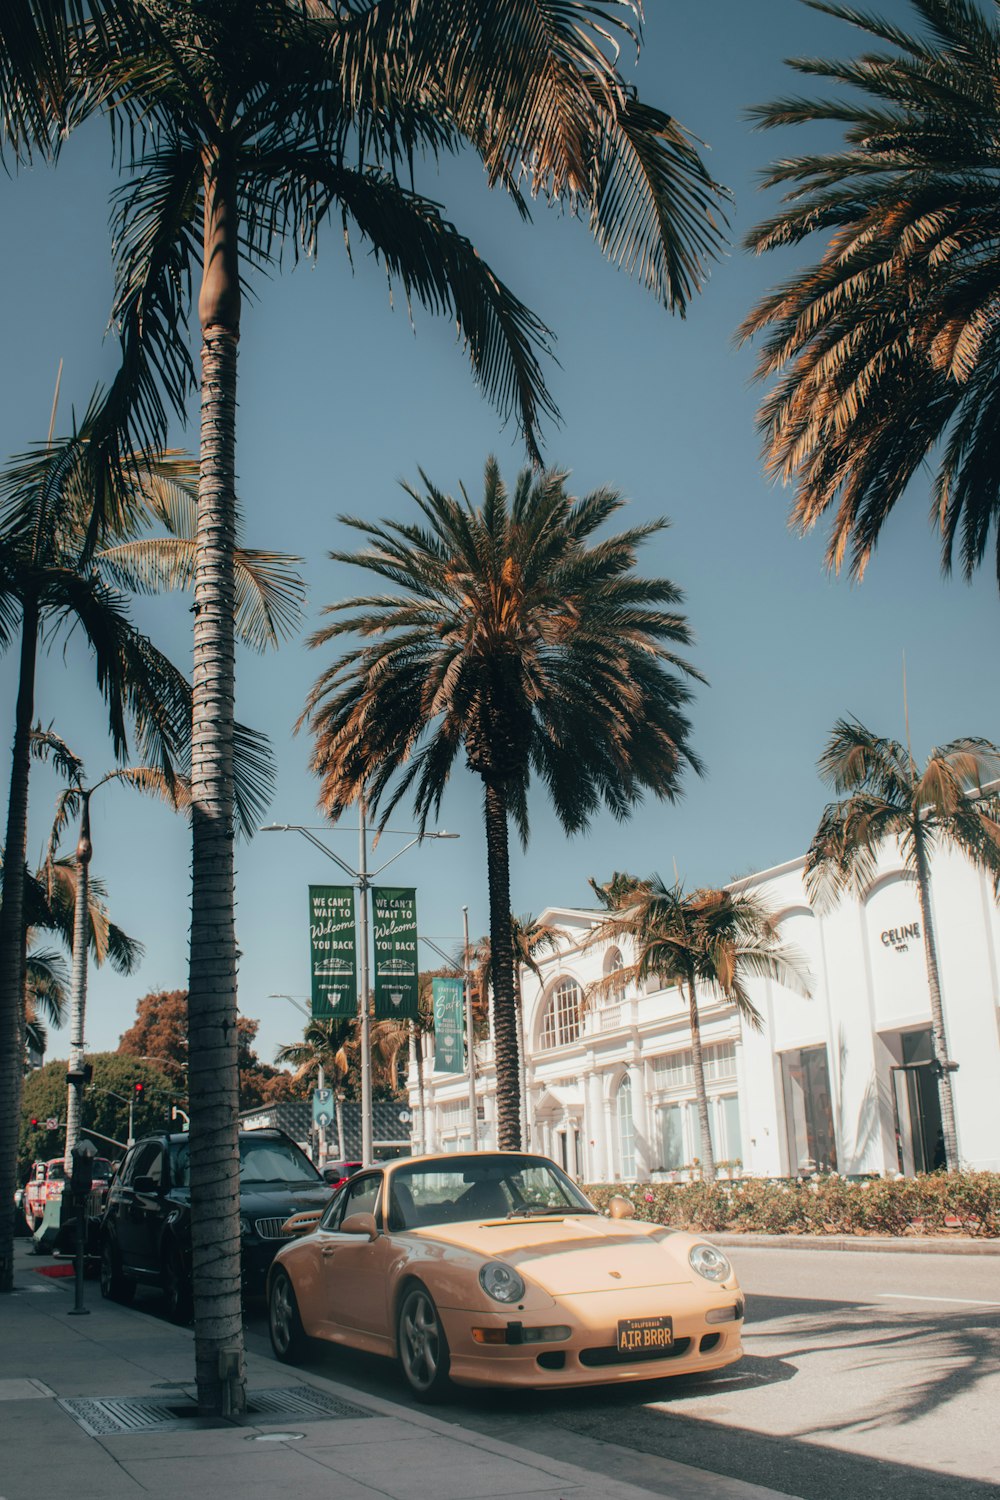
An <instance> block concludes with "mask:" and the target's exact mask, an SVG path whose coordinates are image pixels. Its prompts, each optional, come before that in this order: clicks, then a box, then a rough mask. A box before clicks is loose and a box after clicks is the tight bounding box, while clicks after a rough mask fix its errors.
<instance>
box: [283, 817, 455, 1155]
mask: <svg viewBox="0 0 1000 1500" xmlns="http://www.w3.org/2000/svg"><path fill="white" fill-rule="evenodd" d="M358 813H359V816H358V868H357V869H356V870H355V869H352V868H351V866H350V865H349V864H348V863H347V861H346V860H343V859H341V857H340V855H339V854H336V853H334V851H333V850H332V849H329V848H327V846H326V844H324V843H323V841H322V839H318V838H317V837H316V835H315V833H314V832H313V830H312V829H311V828H308V827H306V826H305V825H304V824H302V823H269V824H266V825H265V827H263V828H262V829H261V833H300V834H301V835H302V837H303V838H304V839H307V840H308V841H309V843H310V844H312V845H313V847H314V848H316V849H319V851H320V852H321V853H322V854H325V855H326V857H327V859H332V860H333V862H334V864H335V865H338V866H339V867H340V869H342V870H343V871H344V874H345V875H349V876H350V878H351V881H352V883H353V885H354V887H355V889H356V890H357V891H358V892H359V894H360V897H361V900H360V903H359V904H360V907H361V911H360V928H361V931H360V937H361V943H360V947H361V965H360V967H361V973H360V976H359V978H360V986H359V994H358V1022H359V1030H360V1033H361V1037H360V1040H361V1156H362V1160H363V1163H364V1165H365V1166H366V1167H367V1166H370V1165H371V1163H372V1159H373V1156H374V1151H373V1147H372V1059H371V1023H370V1017H369V1000H370V996H369V993H368V892H369V890H370V889H371V885H372V881H374V880H377V879H378V877H379V876H380V875H381V874H382V872H383V870H387V869H388V868H389V866H390V865H392V864H395V862H396V860H397V859H401V858H402V856H403V855H404V854H406V853H407V852H408V851H409V850H410V849H412V848H413V846H414V845H415V844H422V843H423V842H424V840H425V839H457V838H460V837H461V835H460V834H457V833H448V832H447V831H446V830H444V829H442V830H441V831H440V832H436V833H417V834H414V835H413V837H412V838H411V839H410V840H409V842H408V843H406V844H404V845H403V847H402V849H397V851H396V853H395V854H393V855H391V856H390V857H389V859H387V860H386V861H385V863H384V864H381V865H379V867H378V869H377V870H369V869H368V837H367V835H368V828H367V823H366V820H365V804H364V800H363V799H362V800H361V801H360V802H359V804H358ZM387 831H388V832H390V833H391V832H393V831H394V830H392V829H388V830H387Z"/></svg>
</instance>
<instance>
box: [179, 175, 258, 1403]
mask: <svg viewBox="0 0 1000 1500" xmlns="http://www.w3.org/2000/svg"><path fill="white" fill-rule="evenodd" d="M205 176H206V184H205V261H204V276H203V280H202V288H201V296H200V299H199V304H198V307H199V314H200V317H201V322H202V336H203V342H202V351H201V382H202V383H201V469H200V478H199V485H198V534H197V545H196V572H195V596H194V599H195V602H194V683H193V687H194V699H193V725H192V750H191V807H192V867H191V868H192V889H191V956H190V976H189V980H188V1057H189V1075H188V1076H189V1090H190V1092H189V1098H190V1115H191V1125H190V1141H191V1239H192V1254H193V1264H192V1273H193V1281H194V1314H195V1373H196V1378H197V1384H198V1406H199V1409H200V1410H201V1411H202V1412H203V1413H206V1414H207V1413H221V1414H222V1415H224V1416H235V1415H240V1414H242V1413H243V1412H245V1410H246V1369H245V1360H244V1345H243V1319H242V1306H241V1296H240V1214H239V1204H240V1186H239V1071H238V1049H237V1042H238V1038H237V1026H236V1022H237V997H236V930H235V922H234V901H235V874H234V861H233V808H234V801H233V719H234V702H235V653H234V626H233V551H234V547H235V514H236V354H237V345H238V341H239V278H238V259H237V257H238V248H237V232H238V226H237V219H236V212H235V207H234V205H235V202H236V195H235V179H234V177H233V175H232V174H231V173H230V172H227V170H226V166H225V163H222V164H221V165H220V164H219V163H218V162H208V163H206V172H205Z"/></svg>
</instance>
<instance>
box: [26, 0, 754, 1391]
mask: <svg viewBox="0 0 1000 1500" xmlns="http://www.w3.org/2000/svg"><path fill="white" fill-rule="evenodd" d="M19 3H21V4H23V0H19ZM57 3H58V0H35V4H36V5H37V6H38V7H39V9H40V11H41V14H42V15H43V16H45V17H48V16H49V15H50V14H51V12H52V9H53V7H54V6H55V5H56V4H57ZM82 5H83V0H78V5H77V8H82ZM86 8H87V9H88V10H89V12H90V13H91V15H92V16H93V17H94V24H93V25H92V26H91V27H90V28H88V29H85V30H83V31H81V32H79V33H78V34H77V39H78V41H79V46H78V48H77V50H76V52H75V53H74V55H73V61H74V63H75V65H76V69H77V77H78V79H79V81H80V87H79V88H78V90H77V92H76V93H75V94H74V95H72V96H71V98H70V101H69V104H68V105H64V104H63V101H62V100H61V99H60V100H59V101H58V107H57V109H56V115H57V118H58V119H59V121H60V122H64V121H65V120H66V119H67V118H68V119H69V120H70V121H72V120H75V119H76V118H82V117H83V116H85V115H86V114H87V113H88V112H90V111H92V110H95V109H104V110H106V111H107V112H108V113H109V114H110V115H111V116H112V118H113V120H114V122H115V127H116V128H115V130H114V136H113V138H114V140H115V141H116V143H117V144H118V145H119V146H121V147H122V148H123V152H124V154H125V155H126V156H127V154H128V151H129V148H130V147H133V148H134V150H133V153H132V155H131V158H130V159H128V160H126V162H125V165H126V167H127V169H128V170H129V172H130V178H129V181H128V182H127V183H126V185H125V186H124V188H123V189H122V190H121V193H120V196H119V200H118V208H119V211H118V215H117V219H116V243H117V246H118V251H119V265H118V270H119V275H118V294H117V299H116V306H115V310H114V318H115V322H116V325H117V327H118V329H119V331H120V333H121V337H122V341H123V363H122V367H121V371H120V374H119V376H118V377H117V378H116V380H115V382H114V384H113V387H112V390H111V392H110V395H109V400H108V403H107V405H106V408H105V412H104V424H103V427H102V429H101V435H100V440H99V443H98V452H99V453H101V454H105V455H108V456H109V458H110V464H109V468H108V472H109V473H110V475H111V477H112V480H113V479H114V477H115V475H116V472H117V470H116V466H115V463H114V459H115V458H116V457H117V456H119V455H120V454H124V453H125V452H127V450H128V447H129V446H130V444H132V443H138V445H140V446H151V445H153V444H155V443H156V442H157V441H162V439H163V436H164V433H165V430H166V408H167V406H168V405H170V404H172V405H173V406H174V407H175V409H177V410H178V411H182V410H183V407H184V404H185V400H186V398H187V396H188V395H189V394H190V393H191V391H192V390H193V388H194V385H195V383H196V372H195V367H194V363H193V361H192V359H191V356H190V353H189V351H188V347H187V343H186V332H187V328H186V325H187V320H188V315H189V313H190V311H191V307H190V294H191V288H192V286H194V285H197V286H198V320H199V323H200V328H201V333H202V348H201V358H200V369H199V371H198V384H199V385H200V401H201V433H202V448H201V460H202V464H201V486H200V500H199V533H198V535H199V564H198V571H197V580H198V581H197V584H196V590H195V626H194V684H195V710H194V753H193V758H192V793H193V800H192V808H193V816H192V827H193V855H192V878H193V893H192V933H191V972H190V978H189V986H188V989H189V1009H190V1014H191V1024H192V1029H193V1032H194V1033H196V1040H195V1041H194V1044H193V1045H192V1050H191V1057H192V1073H191V1105H192V1111H193V1120H195V1121H200V1120H202V1118H204V1128H202V1126H201V1125H200V1124H199V1125H194V1126H193V1128H192V1143H191V1184H192V1213H193V1221H194V1226H195V1227H194V1234H193V1243H194V1268H195V1289H196V1290H195V1299H196V1300H195V1322H196V1330H199V1331H198V1334H197V1339H196V1345H197V1352H196V1367H197V1378H198V1389H199V1404H200V1405H201V1406H202V1407H203V1408H204V1409H206V1410H209V1409H218V1408H219V1406H220V1403H222V1402H223V1401H224V1402H225V1403H226V1405H227V1409H228V1410H232V1411H240V1410H242V1409H243V1405H244V1394H245V1393H244V1391H243V1381H242V1376H241V1375H233V1376H232V1378H230V1379H229V1380H228V1386H227V1392H226V1393H225V1394H224V1392H223V1388H222V1385H221V1384H220V1382H219V1379H218V1376H217V1369H218V1364H219V1358H220V1355H221V1353H222V1351H223V1350H227V1349H228V1350H232V1349H234V1348H240V1347H241V1341H242V1324H241V1309H240V1302H239V1288H238V1284H237V1281H236V1279H235V1278H234V1281H233V1285H232V1286H231V1287H230V1288H229V1289H228V1291H223V1290H222V1279H221V1278H219V1277H218V1276H217V1275H216V1274H215V1273H214V1272H213V1276H212V1278H211V1282H212V1286H213V1287H219V1288H220V1290H219V1292H218V1293H216V1292H214V1291H212V1292H210V1291H209V1290H207V1289H206V1290H205V1291H204V1293H203V1294H202V1291H201V1286H202V1278H201V1276H200V1275H199V1267H200V1266H201V1265H202V1264H203V1263H204V1264H206V1265H207V1262H208V1261H209V1260H212V1261H213V1263H214V1262H216V1260H217V1256H218V1246H219V1243H220V1242H223V1243H225V1244H226V1245H228V1246H229V1247H231V1248H233V1250H234V1249H235V1246H236V1245H237V1243H238V1238H239V1221H238V1206H237V1194H236V1191H235V1184H236V1174H237V1170H238V1159H237V1110H238V1097H237V1069H236V1058H235V1050H234V1047H235V1042H234V1037H235V1026H234V1022H235V1017H236V939H235V928H234V917H233V904H234V870H233V860H232V847H231V837H230V829H231V825H232V796H233V794H232V783H231V758H232V732H233V731H232V723H233V705H234V692H235V682H234V665H233V639H232V612H231V607H230V606H231V594H232V546H233V513H234V506H235V471H236V469H235V411H236V396H237V373H236V353H237V346H238V341H239V334H240V315H241V296H242V287H243V283H244V280H245V276H246V273H247V272H248V271H249V270H251V269H257V268H264V269H268V268H270V267H271V266H272V265H273V264H275V263H276V261H277V260H278V259H279V257H280V254H281V250H282V248H283V247H284V246H288V248H289V251H290V253H291V254H292V255H293V256H296V257H297V256H298V255H299V254H302V253H304V254H307V255H311V254H312V253H314V252H315V249H316V246H317V241H318V235H319V231H320V229H321V227H325V225H326V223H327V221H328V220H329V221H332V222H333V223H334V224H337V225H342V226H343V228H344V229H345V230H346V228H347V226H348V224H349V223H353V225H354V226H355V227H356V231H357V236H358V238H359V239H360V240H361V241H362V242H367V244H368V245H370V247H371V249H372V251H373V252H374V253H375V254H376V255H377V256H378V257H379V258H380V259H381V260H382V262H383V264H384V265H385V268H386V271H387V273H388V275H389V276H390V277H391V278H392V279H393V280H395V281H396V282H397V283H398V284H399V285H401V286H402V288H403V290H404V292H405V294H406V296H407V298H408V299H409V298H416V299H419V300H420V301H421V302H422V303H423V304H424V305H425V306H427V307H428V308H430V309H431V310H433V311H436V312H444V313H446V314H448V315H449V316H452V317H454V319H455V321H456V323H457V326H458V328H459V332H460V337H461V340H462V343H463V345H464V347H465V349H466V352H467V353H468V355H469V358H470V361H471V364H472V368H473V372H474V375H475V378H476V379H477V381H478V382H479V383H480V384H481V386H482V387H483V389H484V390H485V392H486V393H487V394H488V395H489V396H490V398H491V399H492V400H494V401H495V402H496V404H497V405H498V406H499V407H500V408H501V409H502V410H503V411H505V412H513V413H515V414H516V416H517V419H518V420H519V422H520V424H521V426H522V428H523V431H524V435H525V439H526V441H527V444H528V447H529V450H530V452H531V454H532V456H533V457H534V458H536V459H537V458H538V457H539V449H538V426H539V419H540V417H541V416H542V415H544V414H546V413H549V414H554V413H555V407H554V405H553V403H552V400H551V398H550V396H549V394H548V391H547V390H546V387H545V382H544V380H543V378H542V374H541V369H540V366H539V362H538V361H539V354H540V353H541V352H542V351H543V350H545V349H546V347H547V339H548V330H547V329H546V328H545V326H544V324H542V323H541V322H540V320H539V319H538V318H536V317H535V316H534V314H533V313H531V312H530V311H529V309H527V308H526V307H525V306H524V305H523V304H522V303H521V302H520V301H519V300H518V299H517V298H516V297H515V296H514V295H513V294H512V293H511V292H510V291H509V290H508V289H507V288H506V287H505V286H504V285H503V283H502V282H501V281H500V280H499V279H498V278H497V277H496V276H495V275H494V274H493V272H492V271H491V270H490V268H489V267H488V265H487V264H486V263H485V261H484V260H483V259H482V258H481V257H480V256H479V255H478V253H477V252H476V250H475V248H474V246H473V245H472V244H471V243H470V241H469V240H468V239H466V238H465V237H464V236H463V235H461V234H460V233H459V232H458V231H457V230H456V229H455V228H454V226H453V225H452V224H450V223H449V222H448V221H447V220H446V219H445V218H444V217H443V215H442V214H441V212H440V210H439V208H438V206H437V205H436V204H435V203H433V202H432V201H430V200H429V199H427V198H424V197H422V196H420V195H419V194H418V193H417V192H416V191H415V190H414V189H413V188H412V187H411V186H409V185H408V184H409V181H410V179H411V178H412V175H413V171H414V167H415V164H416V162H417V161H418V159H420V158H421V157H425V156H429V157H431V158H437V157H439V156H441V155H442V154H444V153H447V152H454V151H457V150H459V149H460V148H471V149H472V150H473V151H475V152H476V154H477V155H478V156H479V157H480V159H481V160H482V162H483V165H484V168H485V170H486V173H487V178H488V181H489V184H490V185H491V186H492V187H499V188H500V189H502V190H503V191H505V192H506V193H508V194H509V195H510V196H511V197H512V198H513V200H514V203H515V205H516V207H517V209H518V211H519V212H520V213H521V214H522V216H527V215H528V213H529V201H528V193H526V192H525V188H524V184H526V185H527V189H528V191H529V192H530V196H531V197H541V198H542V199H543V200H545V201H548V202H550V203H554V204H558V205H560V206H565V207H566V208H568V209H570V210H571V211H572V212H574V213H575V214H577V215H579V216H581V217H585V218H586V219H587V221H588V223H589V227H590V229H591V232H592V233H593V235H594V237H595V238H596V240H597V242H598V244H599V245H600V246H601V248H602V250H603V251H604V252H605V254H606V255H608V257H609V258H610V259H611V260H613V261H615V262H616V263H618V264H619V265H623V266H625V267H626V268H628V269H629V270H630V271H635V272H637V274H638V275H639V276H640V277H641V279H642V280H643V282H644V283H645V285H646V286H647V287H648V288H649V289H650V290H651V291H652V292H653V293H654V295H656V296H657V298H658V299H659V300H660V301H661V302H662V303H663V304H664V305H665V306H666V307H667V308H669V309H671V310H678V311H683V310H684V309H685V307H686V305H687V303H688V302H689V300H690V299H691V297H692V296H693V294H694V293H695V291H697V290H698V289H699V287H700V285H701V282H702V280H703V278H704V275H705V272H706V267H707V264H708V262H709V261H710V260H711V259H712V258H713V257H714V256H715V255H716V254H717V253H718V250H719V247H720V244H721V234H720V227H719V226H720V223H721V222H724V215H722V214H721V212H720V203H721V202H722V200H723V198H724V196H725V195H724V194H723V193H722V191H721V190H720V189H719V188H718V186H717V185H716V184H715V183H713V182H712V180H711V178H710V177H709V175H708V173H707V172H706V170H705V168H704V166H703V164H702V162H701V160H700V158H699V156H698V153H697V151H696V149H695V148H694V146H693V144H692V142H691V139H690V138H689V137H688V135H687V134H686V132H685V131H684V130H683V128H682V127H681V126H680V125H678V123H677V122H676V121H674V120H673V119H672V118H671V117H670V116H669V115H667V114H665V113H663V112H661V111H660V110H658V109H655V108H653V107H652V106H649V105H646V104H644V103H642V102H641V101H640V100H639V99H638V97H637V95H636V93H635V91H634V89H633V87H632V86H631V85H630V84H629V83H627V82H626V80H625V78H624V76H623V74H622V73H621V72H620V71H619V69H618V65H617V64H618V56H619V49H620V46H621V44H622V43H623V42H630V41H631V42H634V43H635V44H636V45H637V44H638V41H639V29H640V23H641V18H642V4H641V0H605V3H603V4H595V3H593V0H561V3H560V4H558V5H551V4H547V5H544V6H543V7H541V8H540V7H539V4H538V0H474V3H473V0H378V3H376V0H310V3H308V4H304V3H302V0H243V3H241V4H240V5H233V4H232V0H179V3H175V4H171V5H163V4H162V3H160V0H87V3H86ZM442 59H446V60H447V64H446V66H442ZM16 97H17V99H18V101H19V100H20V95H17V96H16ZM348 248H349V250H350V247H348ZM199 270H200V274H199ZM102 472H104V471H103V470H102ZM220 1038H222V1039H228V1040H227V1041H225V1042H224V1043H223V1044H222V1045H221V1046H220V1045H219V1039H220ZM203 1047H204V1048H205V1055H204V1056H202V1048H203ZM223 1142H224V1143H225V1145H223ZM222 1203H225V1204H226V1208H225V1210H224V1211H222V1214H221V1217H220V1209H219V1205H220V1204H222ZM209 1318H211V1320H212V1323H213V1326H214V1329H215V1333H214V1334H213V1335H212V1337H211V1338H210V1337H209V1335H208V1332H207V1323H208V1320H209ZM236 1363H237V1365H241V1360H240V1359H237V1361H236Z"/></svg>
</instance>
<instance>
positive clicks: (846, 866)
mask: <svg viewBox="0 0 1000 1500" xmlns="http://www.w3.org/2000/svg"><path fill="white" fill-rule="evenodd" d="M819 768H820V773H821V775H822V776H823V779H824V780H825V781H826V782H827V783H828V784H829V785H830V786H832V787H833V789H834V791H836V792H838V793H841V794H842V795H841V797H840V800H839V801H837V802H831V803H830V804H829V805H828V806H827V807H826V808H825V809H824V811H823V816H822V818H821V819H820V824H819V828H818V829H817V830H816V834H815V836H814V838H813V841H812V843H811V844H810V846H809V853H808V855H807V857H806V889H807V890H808V891H809V893H810V895H811V896H814V897H815V898H816V899H817V900H819V901H820V902H822V901H824V900H827V901H828V900H830V899H831V898H832V897H833V896H835V895H836V894H837V893H838V892H840V891H842V890H843V889H845V888H846V887H852V888H853V889H854V890H855V891H857V892H859V893H860V892H863V891H864V890H865V889H866V888H867V887H868V886H869V885H870V884H871V882H872V880H873V879H874V876H875V872H876V867H877V862H878V856H879V853H880V851H881V850H882V848H883V847H884V845H885V844H886V843H887V842H889V843H893V842H894V843H896V844H897V845H898V847H899V852H900V854H901V855H902V858H903V863H904V865H905V866H906V868H907V869H908V870H910V871H911V872H912V873H913V875H914V876H915V877H916V883H917V897H918V900H919V902H920V926H921V931H922V933H923V939H924V959H925V962H926V965H927V987H928V990H929V992H930V1005H931V1027H932V1031H933V1037H934V1060H935V1063H936V1065H937V1067H936V1071H937V1073H938V1096H939V1098H940V1101H941V1124H942V1129H943V1133H944V1148H945V1160H946V1163H947V1167H948V1170H949V1172H957V1171H958V1170H959V1166H960V1163H959V1154H958V1136H957V1133H956V1130H955V1104H954V1098H953V1094H952V1087H951V1073H952V1070H953V1068H954V1064H953V1063H952V1062H951V1060H950V1059H949V1056H948V1041H947V1036H946V1033H945V1023H944V1006H943V1003H942V998H941V979H940V974H939V972H938V961H937V942H936V939H935V935H934V912H933V908H932V906H931V892H930V886H931V857H932V855H933V852H934V850H935V848H936V847H938V846H939V845H942V846H943V847H945V848H953V849H958V850H960V851H961V852H962V853H963V854H964V855H965V856H966V858H967V859H969V860H970V861H971V863H972V864H973V865H974V866H975V867H976V868H977V869H979V870H982V871H983V873H984V874H985V875H986V876H988V878H989V879H990V881H991V882H992V885H993V892H994V895H995V896H997V897H998V898H1000V796H998V795H997V793H996V791H995V789H994V790H993V791H992V792H989V793H986V794H984V793H983V790H982V789H983V787H984V786H985V785H986V784H987V783H988V782H990V781H994V780H995V778H996V777H997V776H1000V748H998V747H997V746H996V745H993V744H991V743H990V741H989V740H983V739H959V740H952V741H951V742H950V743H949V744H947V745H941V746H939V747H937V748H936V749H934V750H932V751H931V753H930V755H929V756H928V758H927V761H926V764H925V765H924V767H923V770H920V769H919V768H918V767H917V765H916V763H915V761H914V759H913V756H912V755H911V753H910V750H909V748H908V747H904V746H903V745H901V744H899V742H898V741H897V740H888V739H880V738H879V737H878V736H876V735H874V734H872V732H871V730H870V729H866V728H865V726H864V725H863V724H861V723H859V722H858V720H857V719H838V721H837V723H836V724H835V725H834V727H833V731H832V733H831V735H830V739H829V741H828V743H827V746H826V749H825V750H824V751H823V754H822V755H821V757H820V761H819Z"/></svg>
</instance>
